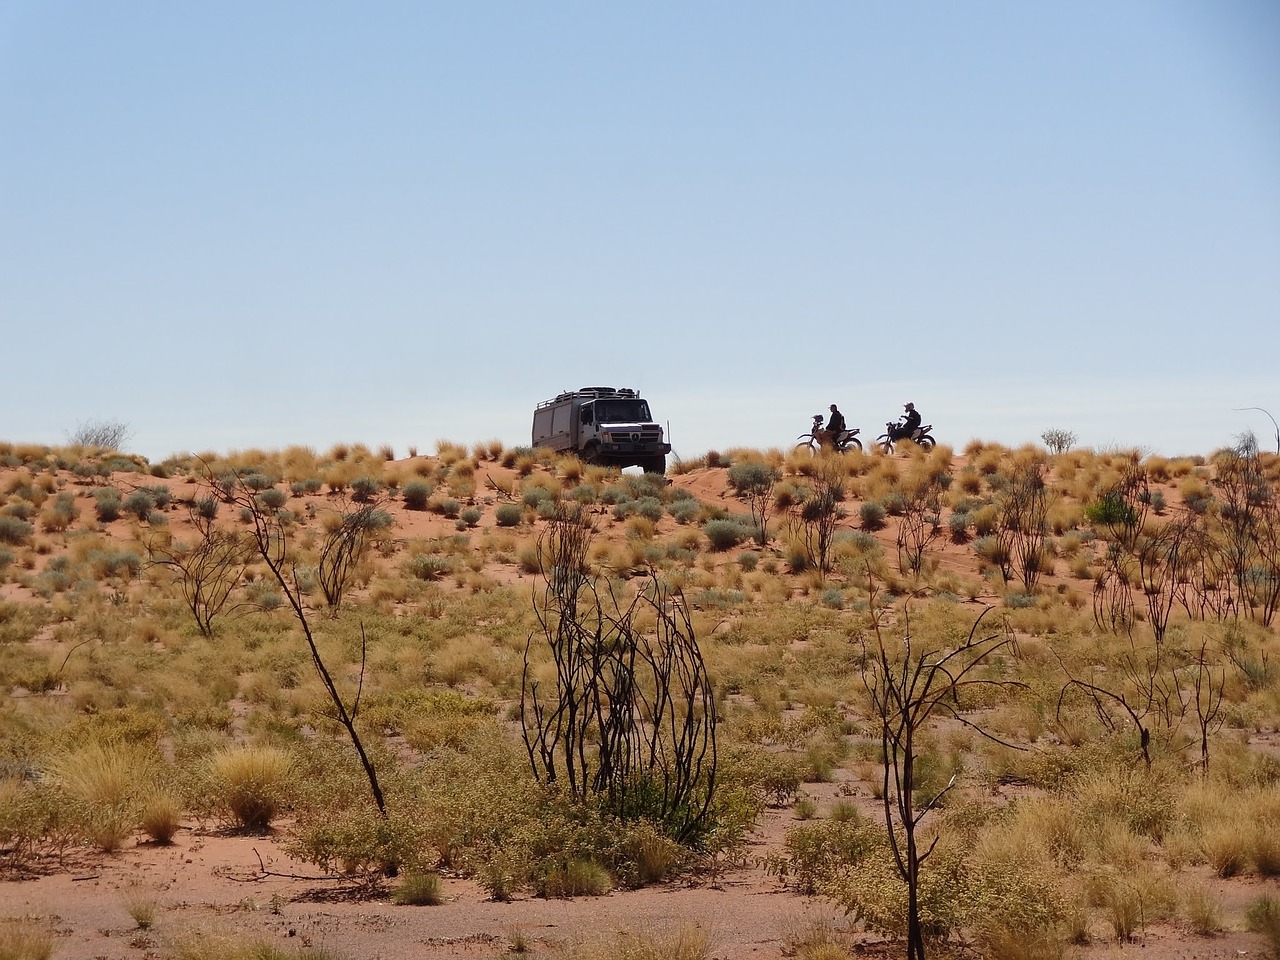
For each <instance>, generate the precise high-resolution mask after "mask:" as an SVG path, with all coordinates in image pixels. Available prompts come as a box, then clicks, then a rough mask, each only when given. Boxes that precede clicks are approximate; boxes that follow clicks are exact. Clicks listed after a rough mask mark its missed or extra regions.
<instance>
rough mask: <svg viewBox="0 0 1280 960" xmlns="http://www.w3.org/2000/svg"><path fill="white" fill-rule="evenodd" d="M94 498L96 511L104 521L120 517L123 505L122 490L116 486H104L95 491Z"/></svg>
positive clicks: (108, 521)
mask: <svg viewBox="0 0 1280 960" xmlns="http://www.w3.org/2000/svg"><path fill="white" fill-rule="evenodd" d="M93 499H94V512H95V513H96V514H97V515H98V519H99V520H100V521H101V522H102V523H110V522H111V521H112V520H119V519H120V512H121V510H122V509H123V506H122V504H121V497H120V491H119V490H117V489H116V488H115V487H103V488H102V489H100V490H96V491H94V494H93Z"/></svg>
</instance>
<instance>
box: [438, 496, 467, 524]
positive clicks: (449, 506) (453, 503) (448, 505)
mask: <svg viewBox="0 0 1280 960" xmlns="http://www.w3.org/2000/svg"><path fill="white" fill-rule="evenodd" d="M440 512H441V513H443V514H444V515H445V516H446V517H449V518H451V519H452V518H454V517H456V516H457V515H458V514H459V513H461V512H462V504H460V503H459V502H458V501H457V500H454V499H453V498H452V497H447V498H446V499H444V500H441V501H440Z"/></svg>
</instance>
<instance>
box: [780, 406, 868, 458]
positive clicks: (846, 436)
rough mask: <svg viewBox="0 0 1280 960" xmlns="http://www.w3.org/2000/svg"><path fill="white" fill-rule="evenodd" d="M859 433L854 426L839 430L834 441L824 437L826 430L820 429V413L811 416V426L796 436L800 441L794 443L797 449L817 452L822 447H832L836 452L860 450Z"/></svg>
mask: <svg viewBox="0 0 1280 960" xmlns="http://www.w3.org/2000/svg"><path fill="white" fill-rule="evenodd" d="M859 433H861V430H859V428H857V427H854V428H853V429H852V430H841V431H840V433H839V435H838V436H837V437H836V438H835V443H834V444H832V442H831V441H830V440H827V439H825V437H826V431H825V430H824V429H822V414H820V413H819V414H816V415H815V416H814V418H813V426H812V427H810V428H809V432H808V433H802V434H800V436H798V437H796V439H797V440H799V441H800V442H799V443H797V444H796V449H797V450H808V451H809V452H810V453H817V452H818V451H819V450H820V449H821V448H822V447H824V446H825V447H826V448H828V449H834V450H835V451H836V453H846V452H848V451H849V450H861V449H862V441H861V440H859V439H858V434H859Z"/></svg>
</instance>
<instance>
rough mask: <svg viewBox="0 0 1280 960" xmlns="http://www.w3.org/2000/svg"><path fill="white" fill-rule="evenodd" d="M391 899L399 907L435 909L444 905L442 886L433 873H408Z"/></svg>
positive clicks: (436, 875) (438, 877)
mask: <svg viewBox="0 0 1280 960" xmlns="http://www.w3.org/2000/svg"><path fill="white" fill-rule="evenodd" d="M391 898H392V899H393V900H394V901H395V902H396V903H398V904H400V905H401V906H407V907H436V906H439V905H440V904H442V903H444V884H443V883H442V882H441V880H440V874H438V873H436V872H435V871H426V872H423V873H416V872H415V873H410V874H408V875H407V876H405V877H404V878H403V879H402V880H401V881H400V884H399V885H398V886H397V887H396V889H395V891H394V892H393V893H392V895H391Z"/></svg>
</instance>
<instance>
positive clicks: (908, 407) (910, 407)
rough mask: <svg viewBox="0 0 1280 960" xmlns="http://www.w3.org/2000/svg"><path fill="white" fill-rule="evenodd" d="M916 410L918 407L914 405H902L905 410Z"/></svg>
mask: <svg viewBox="0 0 1280 960" xmlns="http://www.w3.org/2000/svg"><path fill="white" fill-rule="evenodd" d="M915 408H916V405H915V404H914V403H904V404H903V405H902V409H903V410H914V409H915Z"/></svg>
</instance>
